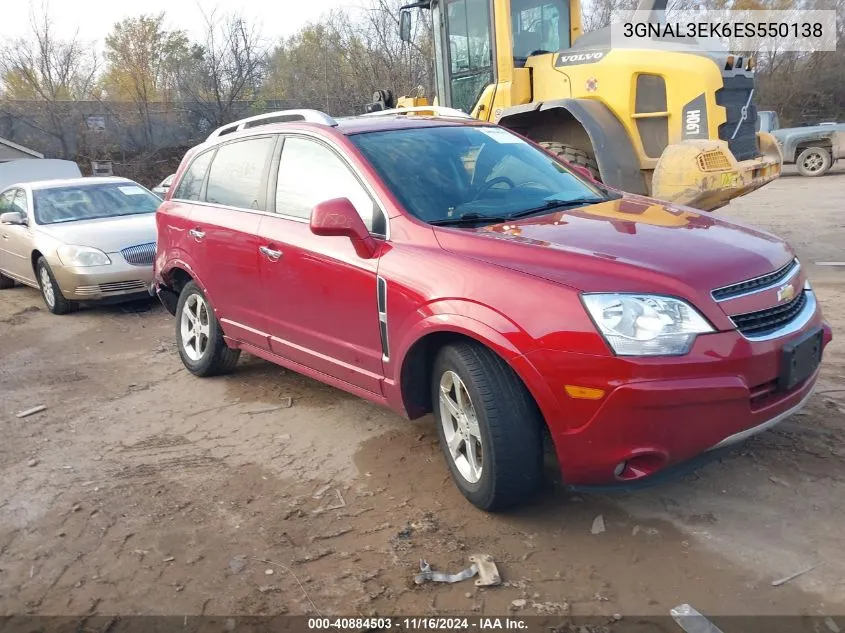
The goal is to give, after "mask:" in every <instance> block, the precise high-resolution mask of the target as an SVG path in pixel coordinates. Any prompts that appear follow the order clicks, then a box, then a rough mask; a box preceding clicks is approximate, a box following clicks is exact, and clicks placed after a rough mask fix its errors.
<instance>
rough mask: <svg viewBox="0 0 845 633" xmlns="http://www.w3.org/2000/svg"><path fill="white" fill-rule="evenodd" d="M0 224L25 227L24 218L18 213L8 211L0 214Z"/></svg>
mask: <svg viewBox="0 0 845 633" xmlns="http://www.w3.org/2000/svg"><path fill="white" fill-rule="evenodd" d="M0 224H17V225H19V226H26V225H27V221H26V216H25V215H24V214H23V213H21V212H20V211H8V212H6V213H3V214H0Z"/></svg>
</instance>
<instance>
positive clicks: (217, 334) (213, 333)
mask: <svg viewBox="0 0 845 633" xmlns="http://www.w3.org/2000/svg"><path fill="white" fill-rule="evenodd" d="M176 345H177V347H178V348H179V356H180V358H181V359H182V363H183V364H184V365H185V367H186V368H187V369H188V371H190V372H191V373H192V374H194V375H195V376H199V377H201V378H205V377H208V376H219V375H221V374H227V373H229V372H231V371H232V370H233V369H234V368H235V365H237V364H238V358H239V357H240V355H241V352H240V350H237V349H231V348H230V347H229V346H228V345H226V342H225V341H224V340H223V331H222V330H221V329H220V323H219V322H218V321H217V317H216V316H215V315H214V309H213V308H212V307H211V303H210V302H209V301H208V298H207V297H206V296H205V293H204V292H203V291H202V290H201V289H200V287H199V286H198V285H197V284H196V283H194V282H193V281H191V282H188V283H187V284H185V287H184V288H182V292H181V293H180V295H179V302H178V303H177V305H176Z"/></svg>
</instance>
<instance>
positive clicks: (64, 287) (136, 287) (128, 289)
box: [52, 253, 153, 302]
mask: <svg viewBox="0 0 845 633" xmlns="http://www.w3.org/2000/svg"><path fill="white" fill-rule="evenodd" d="M109 258H110V259H111V261H112V263H111V264H108V265H106V266H85V267H73V266H61V265H55V264H53V265H52V268H53V276H54V277H55V278H56V282H57V283H58V284H59V288H60V289H61V291H62V294H63V295H64V296H65V298H66V299H69V300H71V301H83V302H87V301H91V302H94V301H110V300H120V299H122V298H129V297H130V296H131V297H134V296H143V295H145V294H147V293H148V288H149V287H150V283H152V279H153V267H152V265H149V266H134V265H132V264H129V263H128V262H126V261H125V260H124V259H123V258H121V257H120V255H119V254H115V253H109Z"/></svg>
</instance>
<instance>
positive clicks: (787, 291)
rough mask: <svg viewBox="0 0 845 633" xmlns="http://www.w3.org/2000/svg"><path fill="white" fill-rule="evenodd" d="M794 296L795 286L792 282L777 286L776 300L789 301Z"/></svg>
mask: <svg viewBox="0 0 845 633" xmlns="http://www.w3.org/2000/svg"><path fill="white" fill-rule="evenodd" d="M794 296H795V288H794V287H793V286H792V284H786V285H785V286H781V287H780V288H778V301H789V300H790V299H792V298H793V297H794Z"/></svg>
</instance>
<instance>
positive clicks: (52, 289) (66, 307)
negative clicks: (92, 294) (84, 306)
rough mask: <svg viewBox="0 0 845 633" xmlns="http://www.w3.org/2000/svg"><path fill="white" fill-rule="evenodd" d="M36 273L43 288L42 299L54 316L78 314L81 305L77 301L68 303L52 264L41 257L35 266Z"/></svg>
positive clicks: (39, 285) (40, 286) (39, 284)
mask: <svg viewBox="0 0 845 633" xmlns="http://www.w3.org/2000/svg"><path fill="white" fill-rule="evenodd" d="M35 273H36V274H37V275H38V287H39V288H41V298H42V299H44V303H45V304H46V305H47V309H48V310H49V311H50V312H52V313H53V314H68V313H70V312H76V311H77V310H78V309H79V304H78V303H76V301H68V300H67V299H65V296H64V295H63V294H62V291H61V289H60V288H59V284H58V283H56V278H55V277H54V276H53V270H52V269H51V268H50V264H48V263H47V260H46V259H44V258H43V257H39V258H38V261H37V262H36V264H35Z"/></svg>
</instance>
